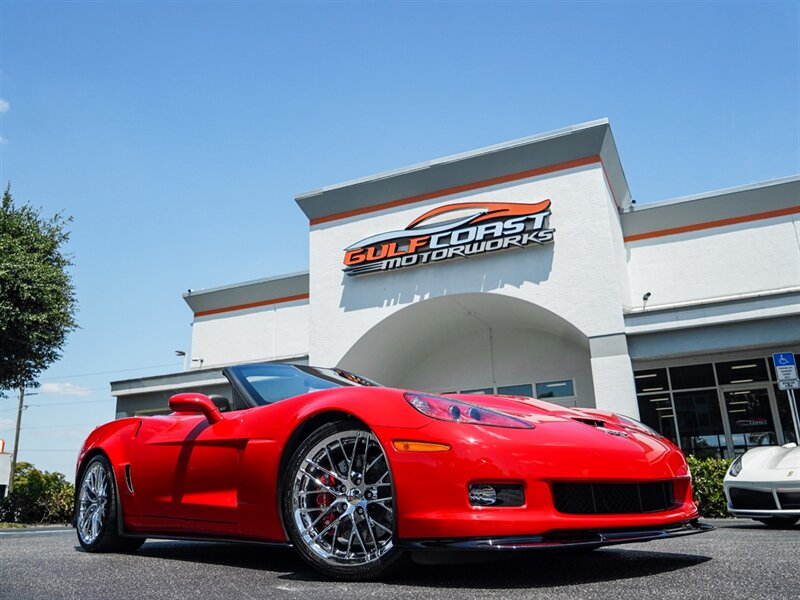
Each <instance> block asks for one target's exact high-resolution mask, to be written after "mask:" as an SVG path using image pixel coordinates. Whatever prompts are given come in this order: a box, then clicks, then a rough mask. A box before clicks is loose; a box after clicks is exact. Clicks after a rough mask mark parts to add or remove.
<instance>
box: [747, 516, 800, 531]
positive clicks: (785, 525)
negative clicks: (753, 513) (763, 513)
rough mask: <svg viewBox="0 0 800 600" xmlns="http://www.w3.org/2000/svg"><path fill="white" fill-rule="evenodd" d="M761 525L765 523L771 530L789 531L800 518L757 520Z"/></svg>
mask: <svg viewBox="0 0 800 600" xmlns="http://www.w3.org/2000/svg"><path fill="white" fill-rule="evenodd" d="M755 520H756V521H758V522H759V523H763V524H764V525H766V526H767V527H769V528H770V529H789V528H790V527H792V526H793V525H794V524H795V523H797V521H798V520H800V517H769V518H767V519H755Z"/></svg>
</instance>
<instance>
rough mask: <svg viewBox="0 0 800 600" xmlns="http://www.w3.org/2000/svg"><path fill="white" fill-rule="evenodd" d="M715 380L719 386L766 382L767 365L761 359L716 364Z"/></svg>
mask: <svg viewBox="0 0 800 600" xmlns="http://www.w3.org/2000/svg"><path fill="white" fill-rule="evenodd" d="M717 379H718V380H719V384H720V385H726V384H730V383H734V384H735V383H752V382H754V381H766V380H767V363H766V361H765V360H764V359H763V358H753V359H746V360H735V361H732V362H724V363H717Z"/></svg>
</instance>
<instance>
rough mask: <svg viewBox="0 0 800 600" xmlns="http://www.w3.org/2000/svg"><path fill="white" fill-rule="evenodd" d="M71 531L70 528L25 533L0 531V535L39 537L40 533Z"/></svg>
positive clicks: (20, 530)
mask: <svg viewBox="0 0 800 600" xmlns="http://www.w3.org/2000/svg"><path fill="white" fill-rule="evenodd" d="M65 531H72V528H69V529H67V528H64V529H37V530H36V531H25V530H24V529H10V528H9V529H0V535H39V534H41V533H64V532H65Z"/></svg>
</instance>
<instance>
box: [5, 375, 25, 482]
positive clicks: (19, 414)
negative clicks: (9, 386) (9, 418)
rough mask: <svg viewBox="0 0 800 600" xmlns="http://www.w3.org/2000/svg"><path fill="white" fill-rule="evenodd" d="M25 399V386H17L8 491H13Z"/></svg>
mask: <svg viewBox="0 0 800 600" xmlns="http://www.w3.org/2000/svg"><path fill="white" fill-rule="evenodd" d="M24 400H25V386H24V385H21V386H19V406H18V407H17V430H16V431H15V432H14V450H13V452H12V453H11V474H10V476H9V478H8V493H9V495H10V494H11V492H13V491H14V471H15V470H16V469H17V450H18V449H19V430H20V427H21V426H22V409H23V401H24Z"/></svg>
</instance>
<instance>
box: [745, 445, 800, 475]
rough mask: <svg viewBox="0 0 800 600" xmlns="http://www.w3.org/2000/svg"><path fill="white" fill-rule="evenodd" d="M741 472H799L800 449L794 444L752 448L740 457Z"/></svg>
mask: <svg viewBox="0 0 800 600" xmlns="http://www.w3.org/2000/svg"><path fill="white" fill-rule="evenodd" d="M742 468H743V470H744V469H746V470H748V471H749V470H751V469H759V470H770V471H773V470H789V469H795V470H800V447H798V446H796V445H794V444H786V445H785V446H763V447H760V448H753V449H752V450H750V451H749V452H747V453H745V454H744V456H742Z"/></svg>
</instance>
